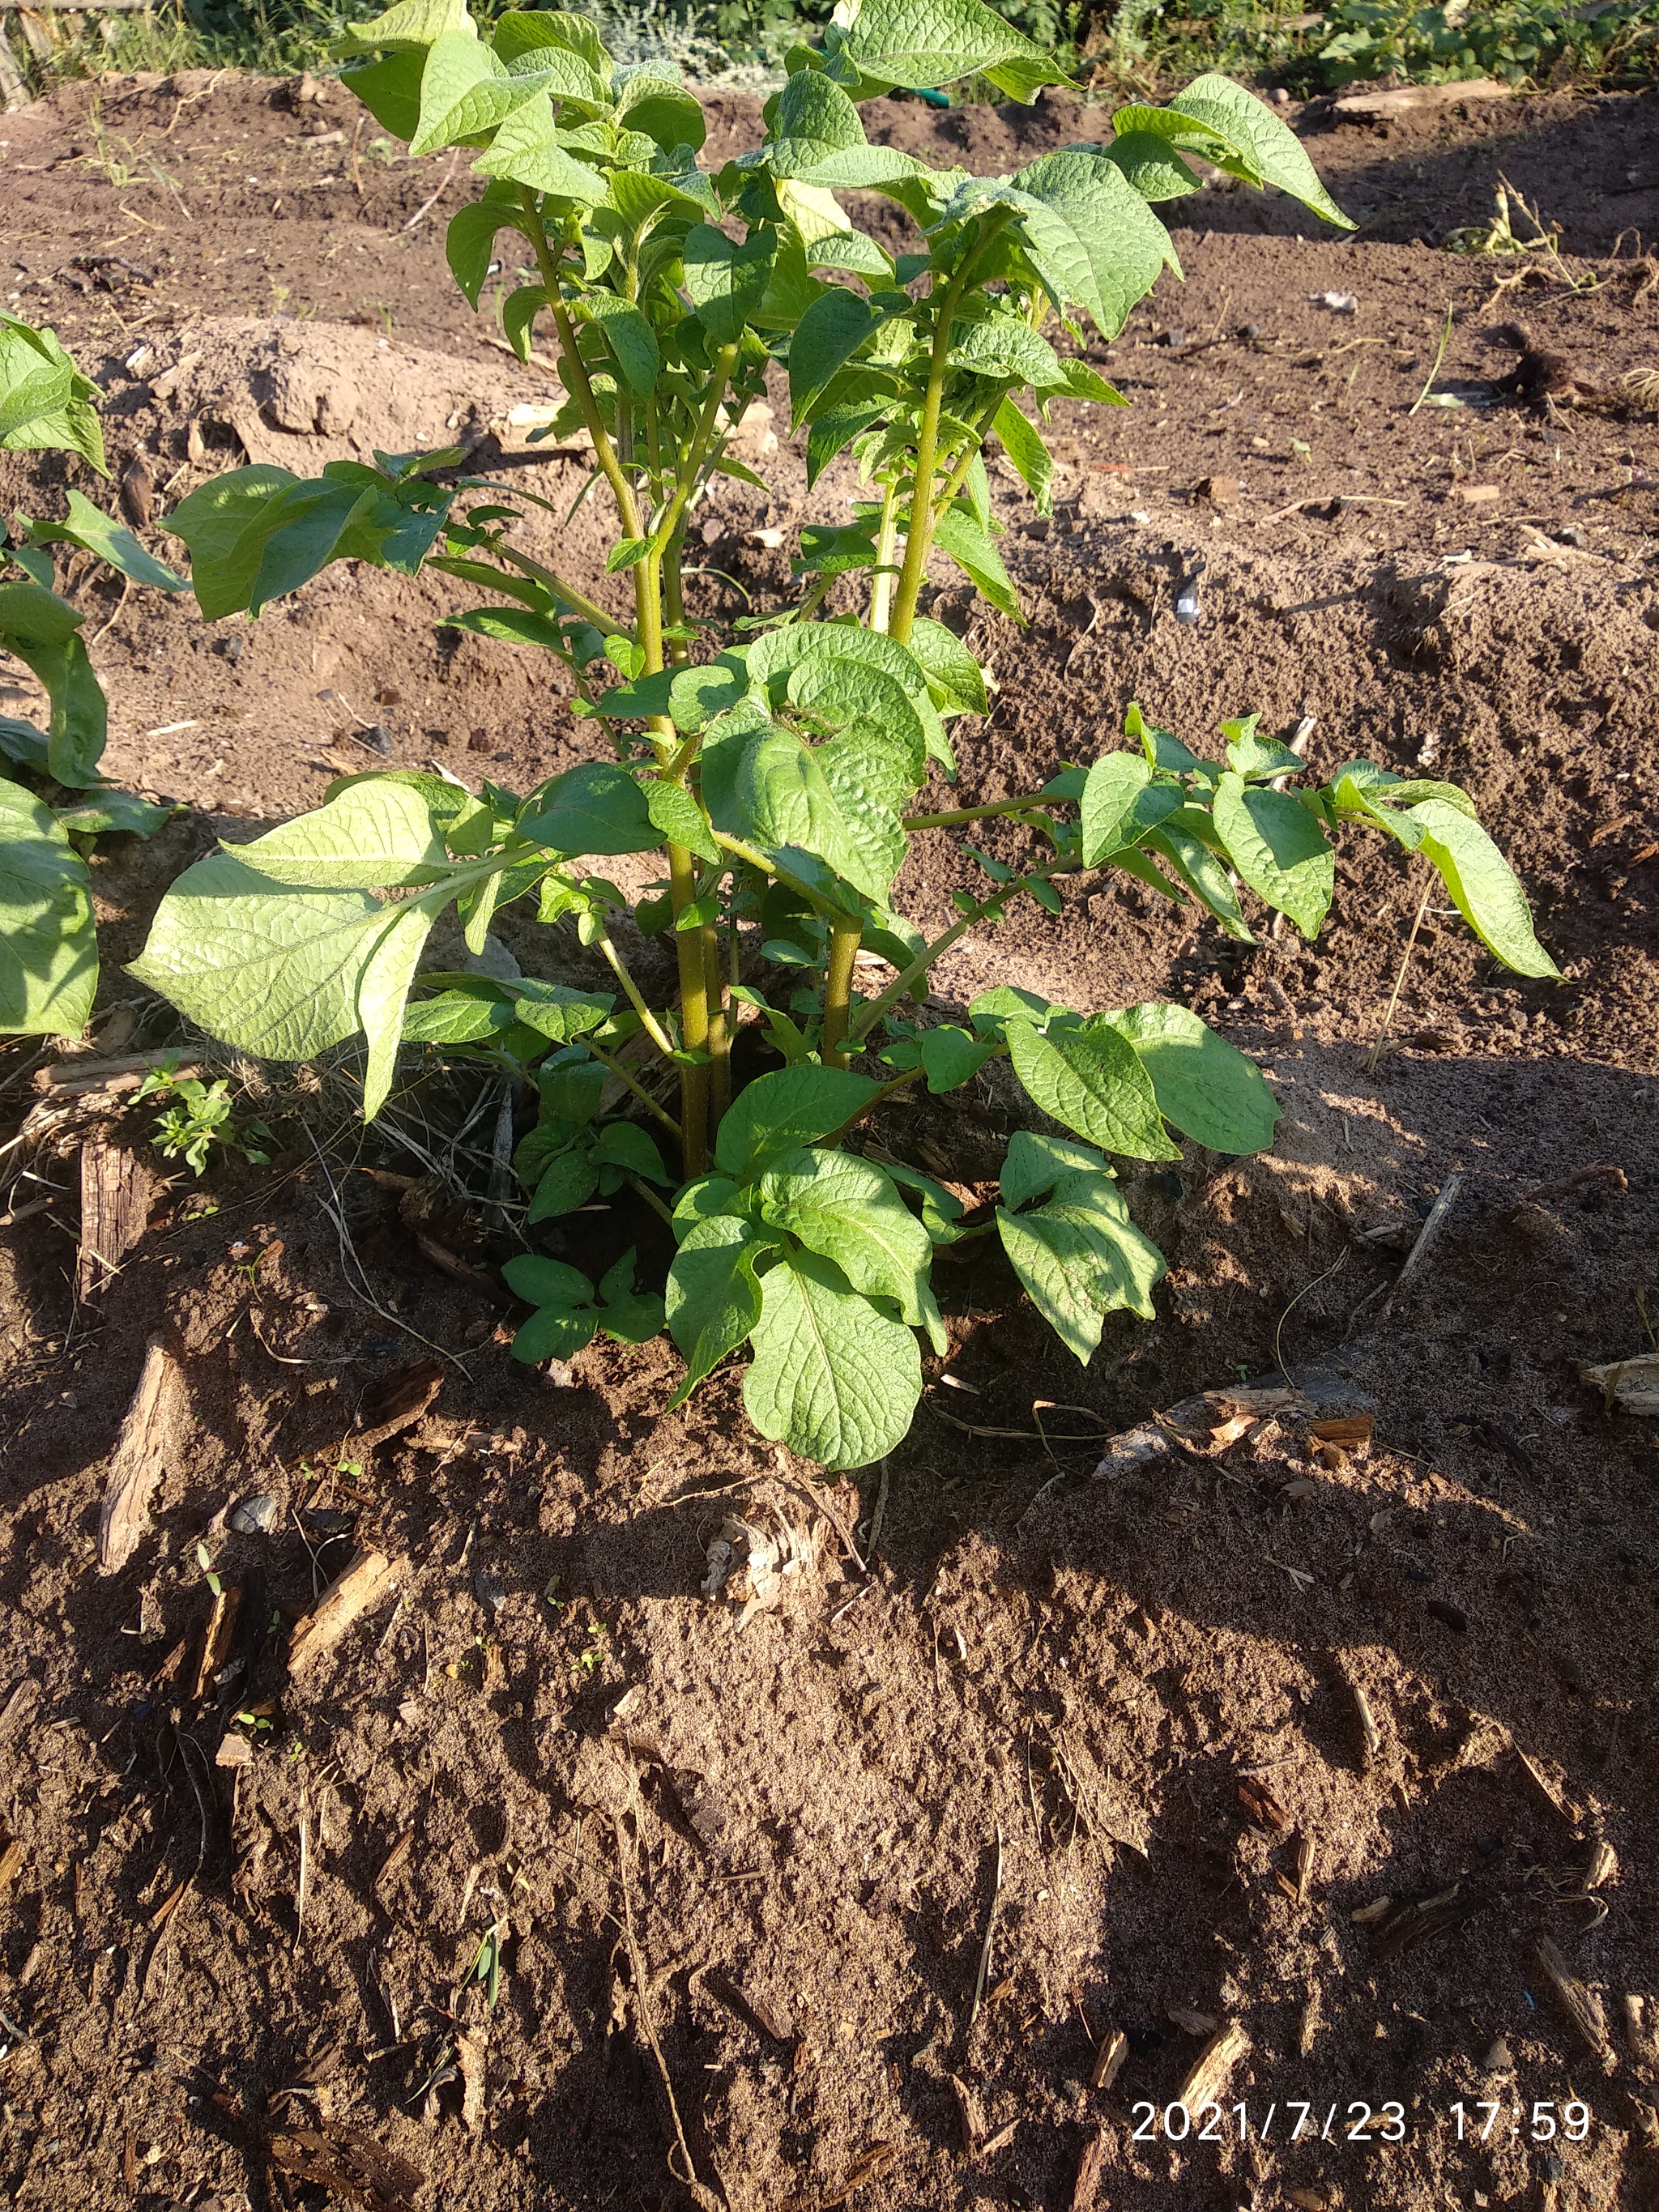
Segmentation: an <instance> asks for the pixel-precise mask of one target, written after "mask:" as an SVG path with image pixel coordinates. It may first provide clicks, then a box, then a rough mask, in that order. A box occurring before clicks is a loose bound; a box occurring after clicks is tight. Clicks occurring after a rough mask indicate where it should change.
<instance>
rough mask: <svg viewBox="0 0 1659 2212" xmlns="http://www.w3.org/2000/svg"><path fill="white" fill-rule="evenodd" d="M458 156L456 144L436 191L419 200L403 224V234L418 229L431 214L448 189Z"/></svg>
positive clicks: (459, 151)
mask: <svg viewBox="0 0 1659 2212" xmlns="http://www.w3.org/2000/svg"><path fill="white" fill-rule="evenodd" d="M460 158H461V149H460V148H459V146H458V147H457V148H456V149H455V150H454V152H453V154H452V155H450V157H449V167H447V169H446V170H445V171H444V173H443V175H442V176H441V178H440V179H438V188H437V190H436V191H435V192H434V193H433V194H432V195H431V197H429V198H428V199H423V200H422V202H421V204H420V205H419V207H417V208H416V210H415V212H414V214H413V215H412V216H410V218H409V221H408V222H406V223H405V224H404V233H405V234H407V233H409V232H410V231H411V230H418V229H419V228H420V226H421V225H422V223H423V222H425V221H426V218H427V217H428V216H429V215H430V214H431V212H432V210H433V209H434V208H435V207H436V206H437V204H438V203H439V201H440V200H441V198H442V197H443V196H444V194H445V193H446V192H447V191H448V190H449V180H450V179H451V178H452V177H453V175H454V173H455V164H456V163H457V162H458V161H459V160H460Z"/></svg>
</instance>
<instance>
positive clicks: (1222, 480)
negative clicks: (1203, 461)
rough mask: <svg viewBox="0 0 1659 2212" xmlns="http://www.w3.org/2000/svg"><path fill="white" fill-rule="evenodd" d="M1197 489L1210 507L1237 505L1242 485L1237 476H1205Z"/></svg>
mask: <svg viewBox="0 0 1659 2212" xmlns="http://www.w3.org/2000/svg"><path fill="white" fill-rule="evenodd" d="M1198 489H1199V493H1200V496H1201V497H1202V498H1205V499H1207V500H1208V501H1209V502H1210V504H1211V506H1212V507H1237V505H1238V501H1239V495H1240V493H1241V491H1242V489H1243V487H1242V486H1241V484H1240V483H1239V481H1238V478H1237V477H1205V479H1204V481H1203V483H1201V484H1200V486H1199V488H1198Z"/></svg>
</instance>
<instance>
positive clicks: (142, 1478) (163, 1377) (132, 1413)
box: [98, 1336, 187, 1575]
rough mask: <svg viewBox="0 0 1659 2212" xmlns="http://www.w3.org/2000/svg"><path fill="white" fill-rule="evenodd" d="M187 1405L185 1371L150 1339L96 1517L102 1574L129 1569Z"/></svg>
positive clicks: (162, 1345)
mask: <svg viewBox="0 0 1659 2212" xmlns="http://www.w3.org/2000/svg"><path fill="white" fill-rule="evenodd" d="M186 1402H187V1401H186V1394H185V1378H184V1371H183V1370H182V1369H181V1368H180V1367H179V1363H178V1361H177V1360H176V1359H175V1358H173V1354H172V1353H171V1352H169V1351H168V1349H167V1346H166V1344H165V1343H164V1342H163V1341H162V1340H161V1338H160V1337H159V1336H155V1337H152V1338H151V1339H150V1340H149V1348H148V1350H147V1351H146V1352H145V1354H144V1364H143V1371H142V1373H141V1374H140V1375H139V1377H138V1388H137V1389H136V1390H135V1391H134V1392H133V1394H132V1402H131V1405H130V1406H129V1407H127V1410H126V1415H125V1419H123V1421H122V1423H121V1433H120V1435H119V1436H118V1437H117V1438H116V1441H115V1449H114V1451H113V1452H112V1455H111V1456H110V1468H109V1480H108V1482H107V1483H106V1486H105V1489H104V1503H103V1506H102V1508H101V1510H100V1513H99V1516H98V1565H99V1569H100V1571H101V1572H102V1573H104V1574H106V1575H112V1574H117V1573H118V1572H119V1571H120V1570H121V1569H122V1568H123V1567H124V1566H125V1565H126V1563H127V1561H128V1560H129V1559H131V1557H132V1554H133V1553H134V1551H135V1550H136V1549H137V1545H138V1540H139V1538H140V1537H141V1536H142V1535H143V1533H144V1531H145V1529H146V1528H149V1501H150V1499H151V1498H152V1497H153V1496H154V1494H155V1486H156V1484H157V1482H158V1481H159V1480H161V1470H162V1468H163V1466H164V1465H165V1464H166V1462H167V1457H168V1455H170V1454H171V1453H172V1452H173V1451H174V1450H175V1449H177V1448H178V1443H179V1433H178V1432H179V1428H180V1426H181V1425H182V1422H183V1419H184V1414H185V1407H186Z"/></svg>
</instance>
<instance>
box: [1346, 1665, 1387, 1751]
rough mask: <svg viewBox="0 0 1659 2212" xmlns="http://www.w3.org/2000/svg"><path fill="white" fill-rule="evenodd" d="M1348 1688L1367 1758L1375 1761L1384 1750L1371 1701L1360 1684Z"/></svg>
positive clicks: (1350, 1685) (1380, 1731) (1381, 1733)
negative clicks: (1351, 1695)
mask: <svg viewBox="0 0 1659 2212" xmlns="http://www.w3.org/2000/svg"><path fill="white" fill-rule="evenodd" d="M1348 1687H1349V1689H1350V1691H1351V1692H1352V1694H1353V1709H1354V1716H1355V1717H1356V1719H1357V1720H1358V1723H1359V1735H1360V1741H1361V1742H1362V1743H1363V1744H1364V1747H1365V1756H1366V1758H1367V1759H1375V1758H1376V1755H1377V1753H1378V1752H1380V1751H1381V1750H1382V1748H1383V1731H1382V1729H1380V1728H1378V1726H1377V1725H1376V1714H1375V1713H1374V1712H1373V1711H1371V1701H1370V1699H1369V1698H1368V1697H1367V1696H1366V1695H1365V1692H1364V1691H1363V1690H1362V1689H1361V1688H1360V1686H1359V1685H1358V1682H1350V1683H1349V1685H1348Z"/></svg>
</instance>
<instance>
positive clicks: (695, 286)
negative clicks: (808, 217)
mask: <svg viewBox="0 0 1659 2212" xmlns="http://www.w3.org/2000/svg"><path fill="white" fill-rule="evenodd" d="M776 256H777V245H776V241H775V239H773V238H772V237H771V236H770V235H769V234H768V233H766V232H765V231H757V232H756V233H755V234H754V235H753V236H752V237H750V238H749V239H748V240H745V241H744V244H742V245H741V246H738V245H734V244H733V243H732V240H731V239H729V238H728V237H727V236H726V234H725V232H724V231H722V230H716V229H715V228H714V225H713V224H712V223H707V222H700V223H695V224H693V226H692V228H690V230H689V231H688V232H687V233H686V234H685V242H684V246H682V247H681V249H680V262H681V270H682V273H683V276H684V283H685V289H686V291H687V293H688V294H689V295H690V300H691V304H692V306H693V307H696V311H697V320H698V321H699V322H700V323H701V324H702V326H703V328H704V329H705V330H706V331H708V335H709V337H711V338H713V339H714V343H715V344H716V345H735V344H736V343H737V342H738V339H739V338H740V337H742V335H743V329H744V324H745V323H746V322H748V320H749V319H750V317H751V316H752V315H753V314H754V313H756V311H757V309H758V308H759V307H760V304H761V301H763V299H764V298H765V296H766V288H767V286H768V284H769V283H770V281H771V276H772V268H773V264H774V262H775V259H776Z"/></svg>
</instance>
